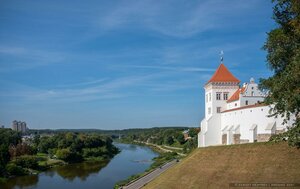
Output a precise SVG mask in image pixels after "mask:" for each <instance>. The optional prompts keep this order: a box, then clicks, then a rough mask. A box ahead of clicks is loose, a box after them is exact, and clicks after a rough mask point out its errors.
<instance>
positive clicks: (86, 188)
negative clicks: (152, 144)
mask: <svg viewBox="0 0 300 189" xmlns="http://www.w3.org/2000/svg"><path fill="white" fill-rule="evenodd" d="M115 145H116V146H117V147H118V148H119V149H120V150H121V152H120V153H119V154H117V155H116V156H115V157H114V158H113V159H112V160H111V161H109V162H108V163H107V162H83V163H78V164H71V165H65V166H60V167H55V168H52V169H50V170H48V171H46V172H42V173H40V174H38V175H29V176H22V177H16V178H12V179H9V181H8V182H7V184H5V185H2V186H0V188H1V189H2V188H3V189H12V188H13V189H19V188H22V189H23V188H24V189H25V188H26V189H68V188H70V189H79V188H80V189H94V188H95V189H102V188H104V189H106V188H107V189H109V188H113V187H114V184H115V183H116V182H118V181H120V180H124V179H126V178H128V177H130V176H131V175H133V174H137V173H141V172H144V171H145V170H146V169H147V168H149V166H150V165H151V163H152V161H151V160H152V158H154V157H156V156H158V154H157V153H155V152H154V151H152V150H151V149H150V148H148V147H146V146H138V145H131V144H120V143H115Z"/></svg>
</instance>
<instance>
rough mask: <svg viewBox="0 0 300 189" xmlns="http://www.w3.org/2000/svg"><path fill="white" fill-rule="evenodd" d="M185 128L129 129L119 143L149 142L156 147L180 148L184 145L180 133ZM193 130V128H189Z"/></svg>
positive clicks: (185, 128)
mask: <svg viewBox="0 0 300 189" xmlns="http://www.w3.org/2000/svg"><path fill="white" fill-rule="evenodd" d="M187 129H188V128H187V127H161V128H157V127H154V128H149V129H130V130H126V132H124V135H123V136H122V139H121V141H122V142H126V143H133V142H135V141H140V142H149V143H153V144H157V145H173V146H178V147H180V146H182V145H183V144H184V143H185V140H184V136H183V134H182V132H183V131H184V130H187ZM190 129H192V130H193V128H190Z"/></svg>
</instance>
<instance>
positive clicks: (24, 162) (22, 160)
mask: <svg viewBox="0 0 300 189" xmlns="http://www.w3.org/2000/svg"><path fill="white" fill-rule="evenodd" d="M38 160H39V158H38V157H36V156H30V155H24V156H19V157H17V158H16V159H15V160H13V161H12V162H13V163H15V164H16V165H18V166H21V167H23V168H30V169H37V168H38Z"/></svg>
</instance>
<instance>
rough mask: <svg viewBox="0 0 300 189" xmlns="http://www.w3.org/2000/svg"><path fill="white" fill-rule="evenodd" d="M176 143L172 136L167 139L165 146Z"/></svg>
mask: <svg viewBox="0 0 300 189" xmlns="http://www.w3.org/2000/svg"><path fill="white" fill-rule="evenodd" d="M173 143H174V139H173V137H172V136H168V137H167V138H166V139H165V144H167V145H172V144H173Z"/></svg>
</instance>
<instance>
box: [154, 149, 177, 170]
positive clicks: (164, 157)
mask: <svg viewBox="0 0 300 189" xmlns="http://www.w3.org/2000/svg"><path fill="white" fill-rule="evenodd" d="M176 157H177V153H176V152H167V153H163V154H160V155H159V156H158V157H155V158H153V160H154V162H153V163H152V164H151V167H150V169H154V168H156V167H159V166H161V165H163V164H164V163H166V162H168V161H171V160H172V159H175V158H176Z"/></svg>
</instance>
